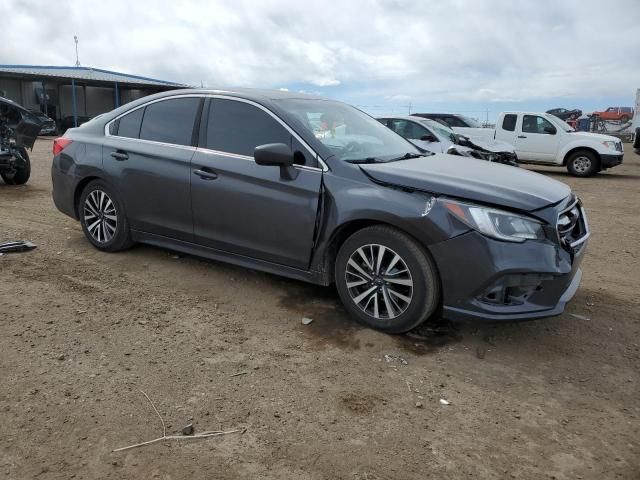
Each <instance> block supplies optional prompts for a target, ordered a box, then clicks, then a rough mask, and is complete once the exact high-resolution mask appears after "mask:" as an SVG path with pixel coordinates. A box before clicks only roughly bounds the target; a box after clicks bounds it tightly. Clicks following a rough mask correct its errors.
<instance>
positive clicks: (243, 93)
mask: <svg viewBox="0 0 640 480" xmlns="http://www.w3.org/2000/svg"><path fill="white" fill-rule="evenodd" d="M189 94H205V95H206V94H214V95H230V96H233V97H239V98H244V99H247V100H254V101H257V102H260V101H268V100H282V99H307V100H328V99H326V98H324V97H320V96H318V95H310V94H308V93H301V92H292V91H289V90H276V89H261V88H186V89H184V88H183V89H177V90H169V91H166V92H162V93H159V94H156V95H154V97H155V98H162V97H165V96H167V97H168V96H173V95H189Z"/></svg>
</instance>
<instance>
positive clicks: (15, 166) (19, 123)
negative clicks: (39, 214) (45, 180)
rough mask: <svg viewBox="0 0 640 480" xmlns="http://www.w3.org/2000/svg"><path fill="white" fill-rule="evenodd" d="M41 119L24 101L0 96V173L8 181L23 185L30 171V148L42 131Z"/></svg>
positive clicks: (12, 183)
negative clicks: (26, 106)
mask: <svg viewBox="0 0 640 480" xmlns="http://www.w3.org/2000/svg"><path fill="white" fill-rule="evenodd" d="M40 127H41V124H40V120H39V119H38V117H36V116H35V115H34V114H33V113H31V112H30V111H29V110H27V109H26V108H24V107H23V106H22V105H19V104H17V103H16V102H14V101H13V100H9V99H8V98H4V97H0V177H2V180H3V181H4V183H6V184H9V185H23V184H25V183H27V181H28V180H29V176H30V175H31V161H30V159H29V153H28V152H27V149H30V148H33V144H34V143H35V141H36V138H37V137H38V132H40Z"/></svg>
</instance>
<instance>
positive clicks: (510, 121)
mask: <svg viewBox="0 0 640 480" xmlns="http://www.w3.org/2000/svg"><path fill="white" fill-rule="evenodd" d="M517 119H518V116H517V115H514V114H513V113H509V114H507V115H505V116H504V119H503V120H502V129H503V130H508V131H510V132H513V131H514V130H515V129H516V120H517Z"/></svg>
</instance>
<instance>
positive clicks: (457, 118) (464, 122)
mask: <svg viewBox="0 0 640 480" xmlns="http://www.w3.org/2000/svg"><path fill="white" fill-rule="evenodd" d="M411 116H412V117H421V118H429V119H431V120H435V121H436V122H440V123H442V124H444V125H448V126H449V127H451V128H453V127H468V128H482V125H480V123H478V122H477V121H476V120H474V119H473V118H469V117H467V116H465V115H459V114H457V113H412V114H411Z"/></svg>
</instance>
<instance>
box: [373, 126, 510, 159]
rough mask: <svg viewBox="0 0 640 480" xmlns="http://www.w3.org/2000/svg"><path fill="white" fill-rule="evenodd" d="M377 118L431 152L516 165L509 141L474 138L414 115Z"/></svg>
mask: <svg viewBox="0 0 640 480" xmlns="http://www.w3.org/2000/svg"><path fill="white" fill-rule="evenodd" d="M378 121H379V122H380V123H382V124H383V125H385V126H387V127H388V128H390V129H391V130H393V131H394V132H396V133H397V134H398V135H401V136H403V137H404V138H406V139H407V140H409V141H410V142H411V143H413V144H414V145H416V146H417V147H419V148H422V149H424V150H428V151H429V152H434V153H448V154H451V155H461V156H464V157H473V158H478V159H480V160H488V161H490V162H496V163H504V164H507V165H513V166H517V165H518V163H517V160H518V158H517V156H516V154H515V152H514V150H513V147H512V146H511V145H509V144H508V143H504V142H496V141H495V140H487V139H476V138H473V139H472V138H470V137H466V136H464V135H460V134H459V133H455V132H454V131H453V130H451V129H450V128H449V127H447V126H445V125H443V124H442V123H439V122H436V121H435V120H430V119H428V118H420V117H413V116H400V117H384V118H378Z"/></svg>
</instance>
